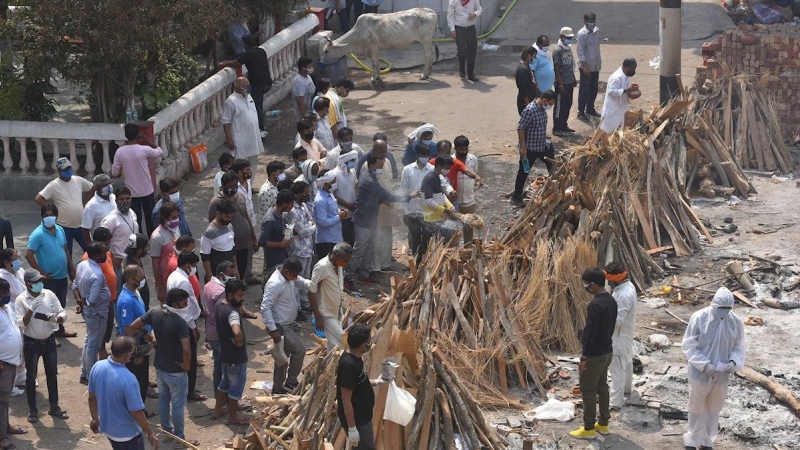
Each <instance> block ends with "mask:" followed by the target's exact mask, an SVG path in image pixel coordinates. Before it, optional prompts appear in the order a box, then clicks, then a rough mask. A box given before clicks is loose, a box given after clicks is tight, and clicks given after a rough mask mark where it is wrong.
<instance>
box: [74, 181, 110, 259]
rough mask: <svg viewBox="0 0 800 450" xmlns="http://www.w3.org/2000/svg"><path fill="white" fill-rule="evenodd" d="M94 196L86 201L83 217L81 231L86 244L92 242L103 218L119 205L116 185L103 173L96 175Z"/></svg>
mask: <svg viewBox="0 0 800 450" xmlns="http://www.w3.org/2000/svg"><path fill="white" fill-rule="evenodd" d="M94 187H95V192H94V197H92V198H91V199H90V200H89V201H88V202H86V207H85V208H84V209H83V219H81V231H82V232H83V240H84V241H85V242H86V244H87V245H88V244H91V243H92V233H93V232H94V230H95V229H96V228H97V227H99V226H100V223H101V222H102V221H103V219H104V218H105V217H106V216H107V215H108V213H110V212H111V211H113V210H114V208H116V207H117V205H116V199H115V197H114V194H113V192H114V186H113V185H111V178H110V177H109V176H108V175H106V174H104V173H101V174H99V175H95V177H94Z"/></svg>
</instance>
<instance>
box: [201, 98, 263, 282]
mask: <svg viewBox="0 0 800 450" xmlns="http://www.w3.org/2000/svg"><path fill="white" fill-rule="evenodd" d="M271 87H272V85H269V84H264V85H260V86H256V85H254V84H251V85H250V96H251V97H253V101H254V102H255V103H256V114H258V129H259V130H262V131H263V130H264V96H265V95H266V94H267V92H269V90H270V88H271ZM212 269H213V267H212Z"/></svg>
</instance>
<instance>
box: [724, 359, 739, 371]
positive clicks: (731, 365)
mask: <svg viewBox="0 0 800 450" xmlns="http://www.w3.org/2000/svg"><path fill="white" fill-rule="evenodd" d="M733 372H736V363H734V362H733V361H730V362H729V363H728V365H727V366H725V373H733Z"/></svg>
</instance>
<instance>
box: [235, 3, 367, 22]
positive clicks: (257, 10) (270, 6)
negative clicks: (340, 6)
mask: <svg viewBox="0 0 800 450" xmlns="http://www.w3.org/2000/svg"><path fill="white" fill-rule="evenodd" d="M237 1H238V0H237ZM342 1H344V0H342ZM356 1H360V0H356ZM241 2H242V3H244V4H245V5H246V7H247V8H248V9H249V10H250V11H252V12H253V13H254V14H255V15H256V16H257V17H258V18H259V20H264V19H266V18H268V17H272V18H273V19H275V20H277V21H284V20H286V18H287V17H288V16H289V15H290V14H291V13H292V12H293V11H295V10H297V9H305V7H307V6H308V0H241Z"/></svg>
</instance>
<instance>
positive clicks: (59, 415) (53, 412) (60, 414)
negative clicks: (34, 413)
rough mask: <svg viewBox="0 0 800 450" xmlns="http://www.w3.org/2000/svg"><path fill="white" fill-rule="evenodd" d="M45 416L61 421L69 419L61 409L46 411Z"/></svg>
mask: <svg viewBox="0 0 800 450" xmlns="http://www.w3.org/2000/svg"><path fill="white" fill-rule="evenodd" d="M47 414H49V415H51V416H53V417H55V418H57V419H61V420H67V419H69V415H67V412H66V411H64V410H63V409H61V408H56V409H51V410H49V411H47Z"/></svg>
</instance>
